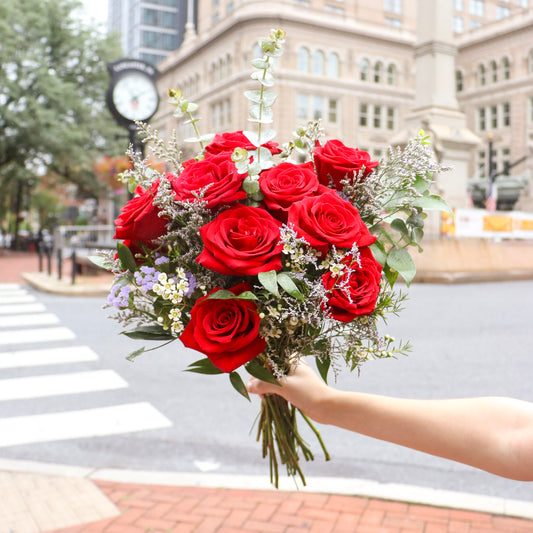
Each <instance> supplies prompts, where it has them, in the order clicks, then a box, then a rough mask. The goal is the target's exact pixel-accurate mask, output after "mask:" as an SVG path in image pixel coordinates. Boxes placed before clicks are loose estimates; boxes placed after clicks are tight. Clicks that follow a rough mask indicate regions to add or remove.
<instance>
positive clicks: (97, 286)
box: [21, 272, 112, 297]
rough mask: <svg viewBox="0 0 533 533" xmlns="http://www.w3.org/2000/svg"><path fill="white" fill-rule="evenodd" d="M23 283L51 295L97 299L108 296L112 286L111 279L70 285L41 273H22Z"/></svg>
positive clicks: (65, 281) (67, 282)
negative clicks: (95, 297)
mask: <svg viewBox="0 0 533 533" xmlns="http://www.w3.org/2000/svg"><path fill="white" fill-rule="evenodd" d="M21 276H22V278H23V279H24V281H26V282H27V283H28V284H29V285H31V286H32V287H33V288H35V289H37V290H39V291H42V292H48V293H52V294H60V295H62V296H98V297H107V295H108V294H109V289H110V288H111V285H112V280H111V278H109V279H108V281H107V283H105V282H101V283H94V284H89V283H81V284H78V285H76V284H72V283H70V282H69V281H67V280H58V279H56V278H54V277H52V276H48V275H47V274H43V273H41V272H36V273H28V272H23V273H22V274H21Z"/></svg>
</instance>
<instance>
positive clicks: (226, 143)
mask: <svg viewBox="0 0 533 533" xmlns="http://www.w3.org/2000/svg"><path fill="white" fill-rule="evenodd" d="M263 146H264V147H265V148H268V149H269V150H270V152H271V153H272V154H273V155H275V154H279V153H281V150H280V149H279V148H278V143H275V142H272V141H270V142H267V143H265V144H264V145H263ZM235 148H244V149H245V150H255V148H256V147H255V146H254V145H253V144H252V143H251V142H250V141H249V140H248V138H247V137H246V136H245V135H244V133H243V132H242V131H234V132H226V133H222V134H221V135H220V134H217V135H215V137H214V138H213V140H212V141H211V142H210V143H209V144H208V145H207V146H206V147H205V153H206V155H208V154H209V155H217V154H222V153H225V154H230V155H231V154H232V153H233V150H235Z"/></svg>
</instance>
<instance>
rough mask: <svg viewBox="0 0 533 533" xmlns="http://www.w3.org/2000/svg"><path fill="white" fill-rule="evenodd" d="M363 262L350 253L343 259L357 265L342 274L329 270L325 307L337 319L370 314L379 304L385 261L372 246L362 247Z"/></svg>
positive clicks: (325, 284) (325, 275) (326, 281)
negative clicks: (382, 268)
mask: <svg viewBox="0 0 533 533" xmlns="http://www.w3.org/2000/svg"><path fill="white" fill-rule="evenodd" d="M359 259H360V261H361V266H359V265H358V263H357V262H355V261H354V260H353V257H351V256H347V257H346V258H344V259H343V261H342V262H343V263H345V264H346V265H349V266H350V268H352V269H353V271H352V272H351V273H349V272H346V273H345V274H342V273H341V275H340V276H334V275H333V274H332V273H331V272H328V273H326V274H324V275H323V276H322V283H323V284H324V287H325V288H326V290H327V291H328V294H329V297H328V302H327V305H326V306H325V309H326V310H328V311H329V312H330V313H331V316H332V317H333V318H334V319H335V320H339V321H340V322H350V321H352V320H353V319H354V318H356V317H358V316H362V315H369V314H370V313H372V311H374V309H375V307H376V300H377V298H378V294H379V284H380V281H381V265H380V264H379V263H378V262H377V261H376V260H375V259H374V256H373V255H372V252H371V251H370V248H369V247H368V246H365V247H363V248H360V249H359Z"/></svg>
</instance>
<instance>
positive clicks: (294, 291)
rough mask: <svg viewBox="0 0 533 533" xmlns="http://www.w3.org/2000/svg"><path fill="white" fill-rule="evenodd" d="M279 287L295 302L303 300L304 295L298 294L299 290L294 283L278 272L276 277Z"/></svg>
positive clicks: (285, 274)
mask: <svg viewBox="0 0 533 533" xmlns="http://www.w3.org/2000/svg"><path fill="white" fill-rule="evenodd" d="M277 279H278V283H279V284H280V286H281V287H282V288H283V289H284V290H285V291H287V292H288V293H289V294H290V295H291V296H292V297H293V298H296V299H297V300H305V297H304V295H303V294H302V293H301V292H300V289H298V287H297V286H296V283H294V281H293V280H292V278H291V277H290V276H289V274H287V273H286V272H280V273H279V274H278V276H277Z"/></svg>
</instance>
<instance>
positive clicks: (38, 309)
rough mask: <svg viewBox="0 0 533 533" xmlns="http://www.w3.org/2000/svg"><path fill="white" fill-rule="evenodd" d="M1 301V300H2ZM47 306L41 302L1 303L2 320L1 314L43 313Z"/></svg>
mask: <svg viewBox="0 0 533 533" xmlns="http://www.w3.org/2000/svg"><path fill="white" fill-rule="evenodd" d="M0 302H1V300H0ZM44 311H46V307H45V306H44V305H43V304H40V303H26V304H24V303H23V304H11V305H1V303H0V321H1V320H3V318H1V315H20V314H24V313H42V312H44Z"/></svg>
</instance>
